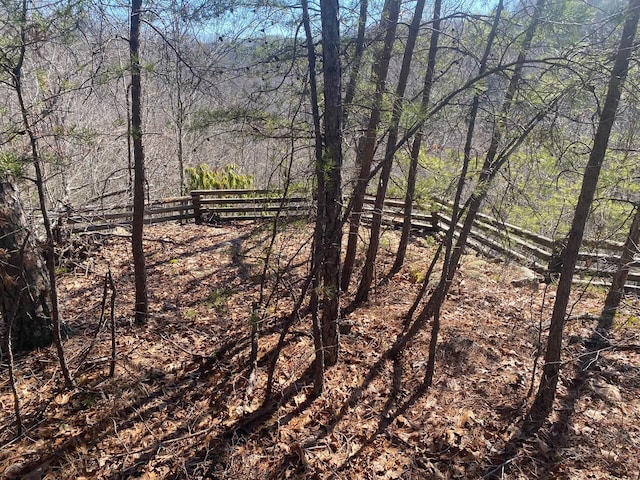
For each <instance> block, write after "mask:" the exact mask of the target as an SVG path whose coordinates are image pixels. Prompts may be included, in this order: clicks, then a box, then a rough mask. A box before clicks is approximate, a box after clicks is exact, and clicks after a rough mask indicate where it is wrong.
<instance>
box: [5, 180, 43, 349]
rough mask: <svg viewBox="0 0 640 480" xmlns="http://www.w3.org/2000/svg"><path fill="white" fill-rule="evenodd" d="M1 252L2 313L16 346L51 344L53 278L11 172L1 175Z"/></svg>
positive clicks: (28, 346) (27, 347)
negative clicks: (50, 281) (31, 228)
mask: <svg viewBox="0 0 640 480" xmlns="http://www.w3.org/2000/svg"><path fill="white" fill-rule="evenodd" d="M0 255H1V258H0V313H1V314H2V318H3V320H4V322H5V324H6V325H5V327H6V328H5V331H7V330H8V329H9V327H10V329H11V331H12V332H13V335H12V343H13V347H14V349H15V350H24V349H29V348H36V347H46V346H48V345H50V344H51V342H52V341H53V328H54V327H53V323H52V321H51V298H50V285H49V278H48V276H47V270H46V268H45V265H44V259H43V258H42V254H41V252H40V251H39V250H38V248H37V246H36V245H35V238H34V237H33V236H32V235H31V232H30V231H29V229H28V228H27V219H26V217H25V214H24V209H23V207H22V202H21V201H20V197H19V195H18V191H17V190H16V187H15V181H14V180H13V178H12V177H11V176H10V175H2V177H0ZM7 340H8V339H7V338H6V339H5V341H7Z"/></svg>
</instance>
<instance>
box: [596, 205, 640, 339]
mask: <svg viewBox="0 0 640 480" xmlns="http://www.w3.org/2000/svg"><path fill="white" fill-rule="evenodd" d="M635 208H636V211H635V213H634V215H633V220H632V221H631V227H630V228H629V235H627V239H626V241H625V242H624V246H623V247H622V253H621V254H620V258H619V259H618V268H617V270H616V273H615V274H614V275H613V280H612V281H611V286H610V287H609V291H608V292H607V298H606V299H605V301H604V309H603V311H602V314H601V315H600V321H599V323H598V330H599V331H600V332H601V334H603V335H604V334H605V333H606V332H607V331H609V330H610V329H611V327H612V326H613V318H614V317H615V315H616V312H617V311H618V307H619V306H620V302H621V301H622V297H623V296H624V285H625V283H627V276H628V275H629V264H630V263H631V262H632V261H633V257H634V256H635V254H636V253H637V252H638V242H640V205H636V207H635Z"/></svg>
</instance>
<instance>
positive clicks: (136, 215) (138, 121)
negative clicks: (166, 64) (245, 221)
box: [129, 0, 149, 324]
mask: <svg viewBox="0 0 640 480" xmlns="http://www.w3.org/2000/svg"><path fill="white" fill-rule="evenodd" d="M141 15H142V0H132V1H131V33H130V35H129V37H130V38H129V52H130V58H131V137H132V141H133V162H134V183H133V223H132V233H131V249H132V252H133V268H134V277H135V279H134V282H135V290H136V300H135V322H136V323H138V324H142V323H144V322H146V321H147V318H148V316H149V304H148V294H147V272H146V268H145V259H144V247H143V245H142V238H143V229H144V148H143V145H142V105H141V99H142V85H141V78H140V77H141V75H140V23H141V19H140V16H141Z"/></svg>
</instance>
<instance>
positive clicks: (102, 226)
mask: <svg viewBox="0 0 640 480" xmlns="http://www.w3.org/2000/svg"><path fill="white" fill-rule="evenodd" d="M433 202H434V204H435V205H436V206H437V208H438V209H439V211H437V212H425V211H423V210H420V209H418V208H416V209H414V211H413V214H412V219H411V224H412V227H413V231H414V232H415V233H421V234H432V233H434V232H437V231H439V230H444V229H446V228H448V227H449V226H450V225H451V216H450V214H449V212H450V211H451V206H452V205H451V204H449V203H446V202H441V201H438V200H433ZM373 204H374V199H373V197H367V198H366V199H365V206H364V211H363V219H364V221H368V220H370V219H371V217H372V214H373ZM312 210H313V202H312V200H311V199H309V198H308V197H306V196H301V195H298V196H287V197H283V196H282V192H278V191H274V190H195V191H192V192H191V194H190V195H189V196H184V197H174V198H167V199H164V200H159V201H155V202H151V203H149V204H148V205H146V206H145V212H144V221H145V223H146V224H153V223H159V222H169V221H188V220H195V222H196V223H212V222H213V223H217V222H224V221H243V220H253V221H255V220H262V219H273V218H274V217H275V216H276V215H279V216H280V217H281V218H285V219H291V218H300V217H308V216H310V215H311V214H312ZM132 215H133V206H132V205H111V206H100V205H94V206H86V207H83V208H78V209H73V210H67V211H65V212H58V213H57V215H55V216H56V217H57V218H58V223H59V225H61V226H64V227H65V228H67V229H68V230H69V231H70V232H72V233H77V232H94V231H99V230H106V229H111V228H114V227H117V226H128V225H130V224H131V221H132ZM383 220H384V223H385V224H386V225H389V226H393V227H399V226H401V225H402V223H403V220H404V202H402V201H400V200H397V199H387V200H386V201H385V203H384V209H383ZM468 246H469V247H470V248H472V249H474V250H476V251H478V252H481V253H482V254H484V255H487V256H493V257H501V258H504V257H506V258H509V259H512V260H513V261H515V262H516V263H518V264H520V265H523V266H526V267H528V268H531V269H532V270H534V271H535V272H537V273H539V274H541V275H545V276H549V275H553V274H554V273H557V272H559V267H560V266H561V261H562V253H563V242H562V241H558V240H554V239H552V238H549V237H545V236H543V235H538V234H536V233H534V232H531V231H528V230H526V229H523V228H520V227H518V226H516V225H512V224H509V223H505V222H503V221H500V220H498V219H495V218H492V217H490V216H488V215H483V214H479V215H478V218H477V220H476V221H475V223H474V227H473V229H472V231H471V233H470V235H469V240H468ZM621 249H622V244H621V243H617V242H611V241H592V240H585V241H584V242H583V250H582V251H581V253H580V255H579V258H578V265H577V273H578V275H580V276H581V277H583V278H584V279H589V280H588V281H590V282H593V279H594V278H595V279H596V282H597V283H606V281H605V279H607V278H610V277H611V275H612V274H613V272H615V271H616V269H617V262H618V257H619V256H620V252H621ZM628 283H629V284H630V285H632V284H637V285H640V262H634V263H633V264H632V265H631V270H630V272H629V277H628Z"/></svg>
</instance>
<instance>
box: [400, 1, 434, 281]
mask: <svg viewBox="0 0 640 480" xmlns="http://www.w3.org/2000/svg"><path fill="white" fill-rule="evenodd" d="M441 8H442V0H436V1H435V3H434V5H433V25H432V27H431V28H432V30H431V39H430V41H429V53H428V56H427V71H426V73H425V75H424V87H423V89H422V103H421V105H420V108H421V110H422V111H426V110H427V107H428V106H429V101H430V98H431V88H432V87H433V80H434V77H435V71H436V55H437V53H438V41H439V39H440V24H441V21H440V10H441ZM423 136H424V129H423V128H420V130H419V131H418V133H416V136H415V138H414V140H413V145H411V159H410V161H409V173H408V177H407V191H406V192H405V196H404V219H403V222H402V234H401V235H400V242H399V244H398V251H397V252H396V259H395V261H394V263H393V267H391V274H394V273H397V272H399V271H400V268H401V267H402V264H403V263H404V257H405V255H406V253H407V245H408V244H409V235H410V234H411V215H412V213H413V197H414V196H415V192H416V179H417V176H418V160H419V158H420V149H421V148H422V139H423Z"/></svg>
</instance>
